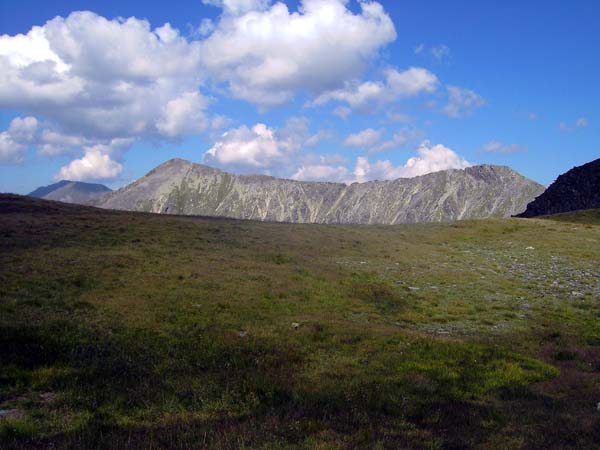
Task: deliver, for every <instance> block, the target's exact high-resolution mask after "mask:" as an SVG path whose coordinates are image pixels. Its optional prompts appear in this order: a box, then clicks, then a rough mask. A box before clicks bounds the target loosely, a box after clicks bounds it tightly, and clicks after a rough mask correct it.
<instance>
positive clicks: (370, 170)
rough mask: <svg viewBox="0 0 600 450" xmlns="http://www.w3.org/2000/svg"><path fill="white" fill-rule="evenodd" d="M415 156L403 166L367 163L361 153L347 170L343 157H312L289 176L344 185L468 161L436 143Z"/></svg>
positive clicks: (461, 165) (464, 164) (452, 166)
mask: <svg viewBox="0 0 600 450" xmlns="http://www.w3.org/2000/svg"><path fill="white" fill-rule="evenodd" d="M417 153H418V155H417V156H414V157H412V158H410V159H408V160H407V161H406V163H405V164H404V165H400V166H395V165H394V164H393V163H392V162H391V161H389V160H377V161H375V162H373V163H371V162H369V158H368V157H365V156H360V157H358V158H357V159H356V164H355V166H354V170H353V171H350V170H349V169H348V168H347V166H346V161H345V159H344V158H343V157H339V156H338V158H335V159H329V158H327V157H314V156H313V157H312V158H310V159H309V160H305V161H303V163H302V165H301V166H300V168H299V169H298V170H297V171H296V172H295V173H294V175H292V178H293V179H296V180H304V181H337V182H344V183H347V184H350V183H354V182H359V183H362V182H366V181H371V180H394V179H397V178H412V177H416V176H420V175H426V174H428V173H432V172H438V171H441V170H448V169H464V168H465V167H469V166H470V165H471V164H470V163H469V162H468V161H466V160H465V159H463V158H462V157H460V156H459V155H458V154H456V153H455V152H454V151H453V150H451V149H449V148H447V147H445V146H443V145H441V144H438V145H434V146H431V145H430V144H429V142H423V143H422V144H421V145H420V147H419V148H418V150H417Z"/></svg>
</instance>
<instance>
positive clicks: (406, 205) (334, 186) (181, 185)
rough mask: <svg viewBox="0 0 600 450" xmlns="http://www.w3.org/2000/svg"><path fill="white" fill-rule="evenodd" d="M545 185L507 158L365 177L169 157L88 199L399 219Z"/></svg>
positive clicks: (174, 210)
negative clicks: (326, 178)
mask: <svg viewBox="0 0 600 450" xmlns="http://www.w3.org/2000/svg"><path fill="white" fill-rule="evenodd" d="M543 190H544V187H543V186H541V185H540V184H538V183H536V182H534V181H531V180H528V179H527V178H525V177H523V176H522V175H519V174H518V173H516V172H515V171H513V170H512V169H510V168H509V167H505V166H491V165H482V166H473V167H468V168H466V169H463V170H446V171H441V172H435V173H430V174H427V175H423V176H420V177H415V178H400V179H397V180H392V181H371V182H366V183H353V184H351V185H348V186H347V185H345V184H341V183H321V182H302V181H295V180H287V179H278V178H273V177H269V176H263V175H234V174H230V173H227V172H224V171H221V170H219V169H215V168H212V167H208V166H205V165H202V164H195V163H192V162H189V161H185V160H181V159H172V160H170V161H167V162H166V163H164V164H162V165H160V166H158V167H157V168H155V169H154V170H152V171H151V172H149V173H148V174H147V175H146V176H144V177H142V178H140V179H139V180H137V181H135V182H133V183H131V184H130V185H128V186H125V187H123V188H121V189H118V190H116V191H113V192H110V193H108V194H106V195H104V196H102V197H101V198H99V199H96V200H95V201H94V202H92V204H94V205H95V206H99V207H102V208H110V209H120V210H128V211H147V212H154V213H163V214H183V215H203V216H219V217H230V218H237V219H252V220H262V221H278V222H296V223H338V224H346V223H347V224H349V223H356V224H397V223H416V222H443V221H453V220H459V219H475V218H487V217H508V216H511V215H513V214H517V213H519V212H522V211H523V210H524V209H525V206H526V205H527V204H528V203H529V202H530V201H531V200H532V199H533V198H535V197H536V196H537V195H539V194H541V193H542V192H543Z"/></svg>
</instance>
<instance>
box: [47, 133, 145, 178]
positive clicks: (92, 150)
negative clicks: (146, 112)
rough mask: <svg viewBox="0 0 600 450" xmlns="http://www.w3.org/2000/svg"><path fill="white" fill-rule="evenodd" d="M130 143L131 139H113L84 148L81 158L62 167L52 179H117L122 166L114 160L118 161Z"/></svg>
mask: <svg viewBox="0 0 600 450" xmlns="http://www.w3.org/2000/svg"><path fill="white" fill-rule="evenodd" d="M132 143H133V140H132V139H113V140H112V141H111V142H110V143H108V144H97V145H93V146H89V147H85V152H84V155H83V157H82V158H80V159H75V160H73V161H71V162H70V163H69V164H68V165H66V166H64V167H62V168H61V169H60V171H59V172H58V173H57V174H56V175H55V177H54V179H55V180H72V181H82V180H103V179H114V178H117V177H118V176H119V175H120V174H121V172H122V171H123V166H122V165H121V164H120V163H118V162H117V161H115V160H114V159H119V158H120V157H121V156H122V154H123V152H125V151H126V150H127V149H128V148H129V147H130V146H131V144H132Z"/></svg>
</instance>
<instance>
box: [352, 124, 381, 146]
mask: <svg viewBox="0 0 600 450" xmlns="http://www.w3.org/2000/svg"><path fill="white" fill-rule="evenodd" d="M381 134H382V130H374V129H373V128H367V129H366V130H362V131H360V132H358V133H355V134H351V135H349V136H348V137H347V138H346V139H344V145H345V146H346V147H360V148H370V147H372V146H373V145H375V144H376V143H377V142H379V139H380V138H381Z"/></svg>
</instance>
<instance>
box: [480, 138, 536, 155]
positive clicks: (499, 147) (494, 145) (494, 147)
mask: <svg viewBox="0 0 600 450" xmlns="http://www.w3.org/2000/svg"><path fill="white" fill-rule="evenodd" d="M481 151H482V152H484V153H500V154H505V155H508V154H511V153H518V152H526V151H527V146H525V145H519V144H503V143H502V142H498V141H490V142H488V143H487V144H485V145H484V146H483V147H482V148H481Z"/></svg>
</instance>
